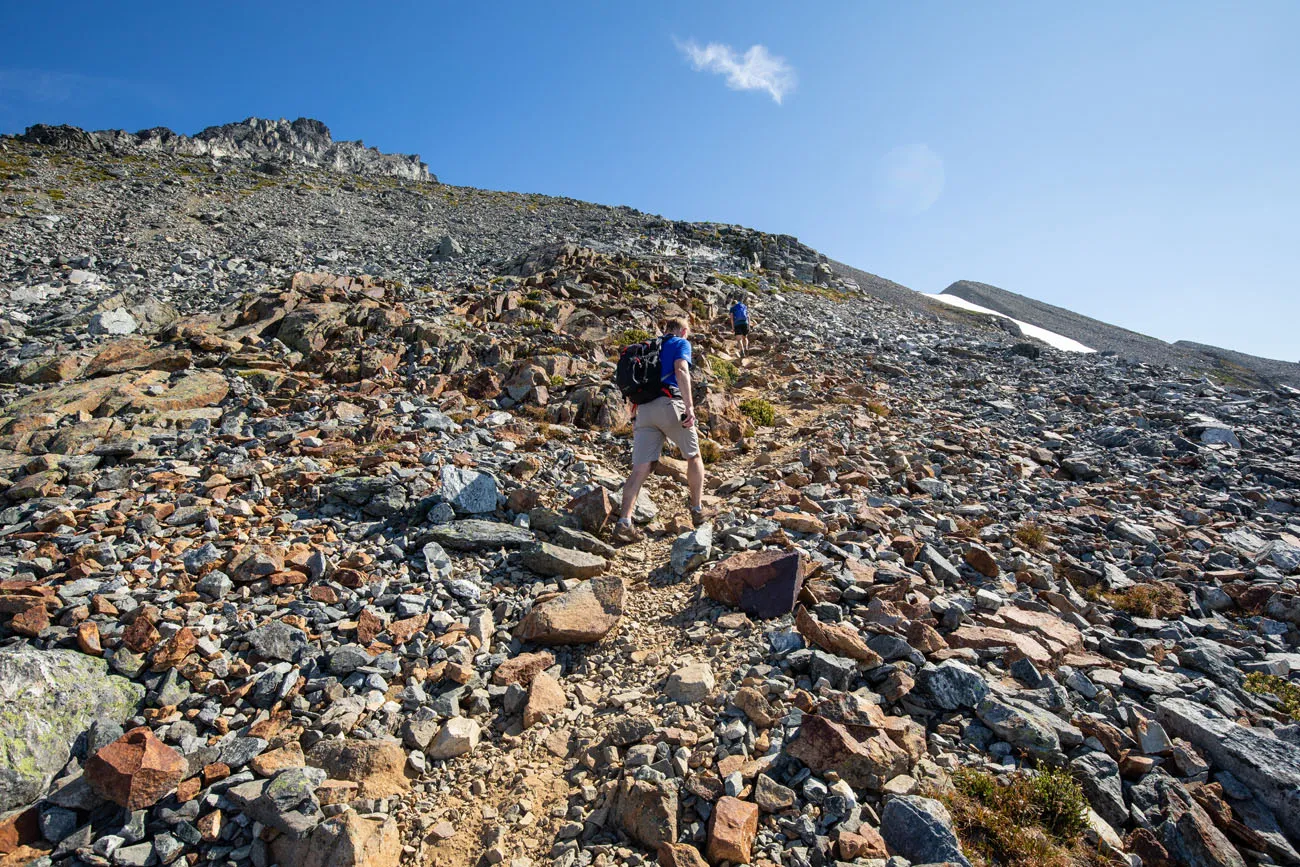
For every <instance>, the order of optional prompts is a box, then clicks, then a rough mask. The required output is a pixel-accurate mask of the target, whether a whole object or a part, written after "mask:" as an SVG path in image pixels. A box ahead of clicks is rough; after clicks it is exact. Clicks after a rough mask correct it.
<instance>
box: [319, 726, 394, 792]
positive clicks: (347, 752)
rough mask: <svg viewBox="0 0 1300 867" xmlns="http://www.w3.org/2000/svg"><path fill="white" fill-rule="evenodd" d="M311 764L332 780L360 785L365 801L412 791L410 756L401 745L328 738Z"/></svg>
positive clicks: (358, 789)
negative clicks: (407, 769)
mask: <svg viewBox="0 0 1300 867" xmlns="http://www.w3.org/2000/svg"><path fill="white" fill-rule="evenodd" d="M307 764H309V765H311V766H312V767H315V768H322V769H324V770H325V772H326V773H328V774H329V776H330V779H334V780H349V781H351V782H354V783H356V784H357V787H358V788H357V794H358V795H359V796H360V797H362V798H389V797H392V796H393V795H400V794H403V793H404V792H406V791H407V790H408V789H410V787H411V784H410V782H409V781H408V780H407V779H406V773H405V769H406V752H405V751H404V750H403V749H402V745H401V744H400V743H398V742H397V741H391V740H379V739H375V740H356V739H352V738H348V739H339V738H326V739H325V740H322V741H321V742H320V743H318V744H316V745H315V746H313V747H312V748H311V750H309V751H308V753H307Z"/></svg>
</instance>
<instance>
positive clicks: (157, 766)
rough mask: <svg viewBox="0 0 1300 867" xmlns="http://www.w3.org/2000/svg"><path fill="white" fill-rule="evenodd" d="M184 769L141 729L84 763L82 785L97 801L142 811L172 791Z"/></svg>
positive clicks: (179, 760) (175, 755)
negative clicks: (87, 787)
mask: <svg viewBox="0 0 1300 867" xmlns="http://www.w3.org/2000/svg"><path fill="white" fill-rule="evenodd" d="M187 767H188V764H187V763H186V761H185V757H184V756H182V755H181V754H180V753H178V752H176V750H174V749H172V748H171V747H169V746H167V745H166V744H164V743H163V742H162V741H160V740H158V738H156V737H154V734H153V732H151V731H150V730H149V729H148V728H146V727H144V726H141V727H139V728H134V729H131V730H130V731H129V732H127V733H126V734H124V735H122V736H121V737H120V738H118V739H117V740H115V741H113V742H112V743H111V744H109V745H107V746H105V747H104V748H102V749H101V750H99V751H98V752H97V753H95V754H94V755H93V756H91V757H90V758H89V759H87V760H86V781H87V782H88V783H90V787H91V788H92V789H94V790H95V791H96V792H97V793H98V794H99V795H100V796H101V797H104V798H107V799H108V800H110V801H112V802H113V803H115V804H120V805H121V806H123V807H126V808H127V809H128V810H143V809H144V808H145V807H150V806H153V805H154V804H156V803H157V802H158V801H159V800H161V799H162V797H163V796H164V795H167V794H168V793H170V792H172V791H173V790H175V788H176V786H177V784H179V783H180V781H181V779H182V778H183V777H184V776H185V772H186V768H187Z"/></svg>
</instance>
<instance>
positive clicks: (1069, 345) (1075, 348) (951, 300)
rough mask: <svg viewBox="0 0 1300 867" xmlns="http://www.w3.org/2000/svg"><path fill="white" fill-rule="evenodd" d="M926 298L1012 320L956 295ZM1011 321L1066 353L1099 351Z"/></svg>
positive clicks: (1023, 330)
mask: <svg viewBox="0 0 1300 867" xmlns="http://www.w3.org/2000/svg"><path fill="white" fill-rule="evenodd" d="M926 297H927V298H933V299H934V300H935V301H941V302H943V303H944V304H947V305H948V306H949V307H960V308H961V309H963V310H970V311H973V312H975V313H987V314H989V315H990V316H1001V317H1002V318H1003V319H1011V317H1010V316H1005V315H1003V314H1001V313H999V312H997V311H996V310H990V309H988V308H987V307H981V306H980V305H978V304H973V303H971V302H970V301H967V300H966V299H965V298H959V297H958V296H956V295H927V296H926ZM1011 321H1012V322H1014V323H1016V324H1017V325H1019V326H1020V330H1021V331H1022V332H1024V335H1025V336H1026V337H1033V338H1035V339H1038V340H1041V341H1043V342H1044V343H1046V344H1047V345H1048V346H1051V347H1055V348H1056V349H1061V350H1064V351H1065V352H1096V351H1097V350H1095V349H1093V348H1092V347H1090V346H1084V345H1083V344H1082V343H1080V342H1079V341H1077V340H1074V339H1072V338H1069V337H1066V336H1065V335H1064V334H1057V333H1056V332H1055V331H1048V330H1047V329H1046V328H1039V327H1038V326H1037V325H1031V324H1029V323H1028V322H1021V321H1020V320H1019V319H1011Z"/></svg>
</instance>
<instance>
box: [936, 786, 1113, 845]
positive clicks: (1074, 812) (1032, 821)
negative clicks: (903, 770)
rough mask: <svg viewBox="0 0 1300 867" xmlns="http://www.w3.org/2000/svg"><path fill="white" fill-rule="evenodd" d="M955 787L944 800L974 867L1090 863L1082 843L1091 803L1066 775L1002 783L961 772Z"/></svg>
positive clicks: (1080, 788)
mask: <svg viewBox="0 0 1300 867" xmlns="http://www.w3.org/2000/svg"><path fill="white" fill-rule="evenodd" d="M952 782H953V791H952V792H950V793H948V794H946V795H944V796H943V800H944V802H945V803H946V805H947V807H948V809H949V811H950V812H951V813H952V817H953V824H954V826H955V827H956V829H957V835H958V836H959V837H960V838H961V840H962V844H963V848H964V849H965V851H966V853H967V854H968V855H971V856H974V857H973V858H972V860H973V861H975V862H976V863H979V862H983V863H984V864H986V865H990V867H992V865H1004V867H1075V865H1079V864H1087V863H1089V861H1090V860H1091V859H1090V857H1089V856H1090V854H1091V853H1089V852H1088V851H1087V849H1086V847H1085V846H1084V845H1083V842H1082V837H1083V832H1084V830H1085V829H1086V828H1087V827H1088V799H1087V796H1086V795H1084V793H1083V789H1082V787H1080V785H1079V784H1078V783H1077V782H1076V781H1075V780H1074V778H1073V777H1071V776H1070V773H1069V772H1068V771H1066V770H1062V769H1058V768H1044V769H1040V770H1039V771H1038V772H1037V773H1034V774H1024V773H1019V774H1012V775H1010V776H1009V777H1005V778H998V777H994V776H993V775H992V774H989V773H986V772H984V771H978V770H974V769H961V770H959V771H957V772H956V773H955V774H953V778H952Z"/></svg>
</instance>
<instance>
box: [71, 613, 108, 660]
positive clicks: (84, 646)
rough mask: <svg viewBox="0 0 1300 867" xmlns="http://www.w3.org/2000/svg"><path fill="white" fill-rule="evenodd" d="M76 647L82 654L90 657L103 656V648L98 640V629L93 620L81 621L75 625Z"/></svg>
mask: <svg viewBox="0 0 1300 867" xmlns="http://www.w3.org/2000/svg"><path fill="white" fill-rule="evenodd" d="M77 647H78V648H79V649H80V650H81V652H82V653H88V654H90V655H91V656H103V655H104V646H103V645H102V644H101V643H100V640H99V627H98V626H97V625H96V624H95V621H93V620H83V621H82V622H81V623H78V624H77Z"/></svg>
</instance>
